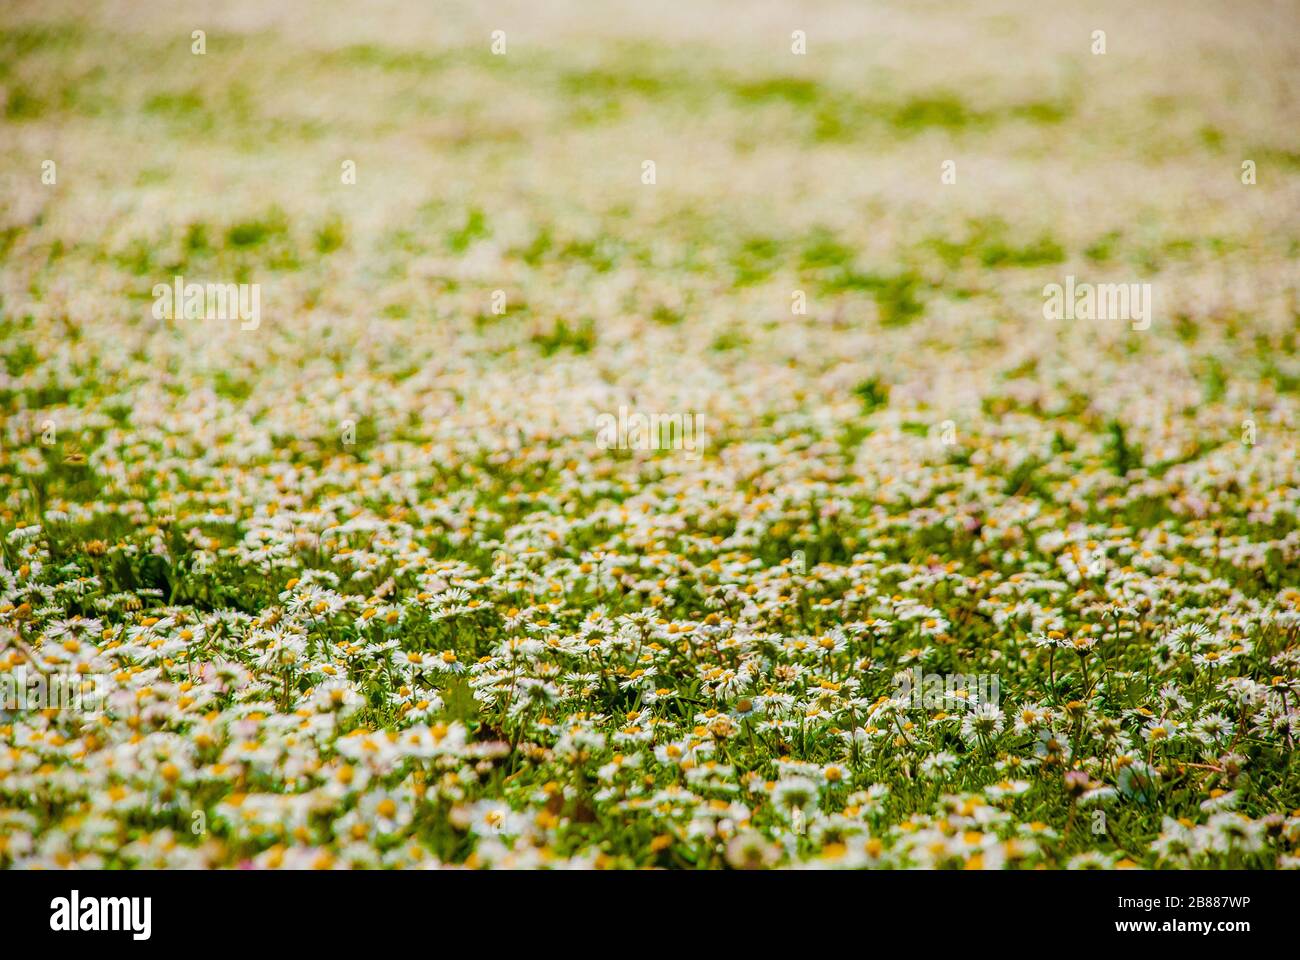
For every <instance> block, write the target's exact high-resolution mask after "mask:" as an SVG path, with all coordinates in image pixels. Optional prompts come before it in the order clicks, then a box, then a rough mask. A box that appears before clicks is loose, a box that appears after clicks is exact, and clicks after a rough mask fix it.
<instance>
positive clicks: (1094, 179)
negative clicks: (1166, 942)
mask: <svg viewBox="0 0 1300 960" xmlns="http://www.w3.org/2000/svg"><path fill="white" fill-rule="evenodd" d="M1084 6H1086V9H1084V8H1083V7H1081V6H1080V5H1071V6H1070V8H1069V9H1058V7H1057V5H1052V4H1041V3H1035V2H1032V0H1023V2H1022V0H1015V2H1010V0H1008V2H996V3H991V4H979V5H975V6H974V7H970V6H968V5H964V4H958V3H951V2H920V3H903V2H897V3H894V2H890V3H870V4H866V3H841V2H834V0H832V2H827V3H821V4H817V5H795V4H782V3H754V4H735V3H727V2H722V0H697V2H693V3H691V4H689V5H684V7H685V8H684V9H681V10H678V9H677V5H671V6H666V5H662V4H634V3H627V2H624V0H610V2H602V3H600V4H576V3H566V2H557V3H554V4H552V3H547V4H544V5H541V4H535V3H503V4H491V5H487V4H459V3H455V4H436V5H435V4H423V3H415V2H411V3H397V2H392V3H383V4H378V5H368V6H367V7H366V8H365V10H360V9H358V7H357V5H354V4H349V3H335V2H327V3H320V4H311V5H307V4H304V3H299V2H296V0H285V2H277V3H274V4H268V3H263V2H260V0H256V2H255V0H234V2H230V3H224V4H221V5H220V6H219V7H217V6H212V5H207V4H198V3H189V2H179V3H169V4H166V5H155V4H144V3H110V2H101V3H90V4H85V3H76V4H74V3H66V2H63V0H50V2H41V3H17V4H15V3H4V4H3V5H0V21H2V22H3V28H2V29H0V87H2V88H3V110H2V114H3V119H2V121H0V123H2V130H3V136H0V185H2V189H0V258H2V260H3V273H2V279H0V296H2V298H3V299H2V301H0V353H2V354H3V358H4V366H3V367H0V413H2V418H3V427H2V431H3V433H2V437H0V439H2V440H3V449H2V452H0V542H2V547H0V551H2V552H0V678H3V679H4V681H5V684H4V685H3V686H0V690H3V691H4V692H5V699H4V701H3V702H0V865H3V866H8V867H36V866H43V867H59V866H74V865H76V866H127V867H130V866H164V867H188V866H212V867H229V866H256V867H307V866H313V867H348V866H359V867H369V866H392V867H408V866H440V865H468V866H471V867H474V866H477V867H490V866H514V867H531V866H541V867H545V866H557V867H558V866H580V867H588V866H595V867H610V868H623V867H637V866H661V867H694V868H698V867H724V866H726V867H737V868H739V867H753V866H786V867H834V866H880V867H964V868H996V867H1024V868H1032V867H1039V866H1043V867H1048V868H1063V867H1072V868H1074V867H1126V866H1127V867H1131V866H1138V867H1188V866H1242V867H1258V868H1272V867H1279V866H1281V867H1295V866H1297V865H1300V851H1298V847H1300V809H1298V808H1300V781H1298V777H1297V772H1298V770H1297V761H1296V759H1295V755H1294V752H1293V746H1294V742H1295V740H1296V738H1297V736H1300V643H1298V639H1297V638H1298V637H1300V524H1298V520H1297V511H1298V510H1300V478H1298V473H1300V471H1298V468H1297V449H1298V447H1300V444H1298V442H1297V433H1296V430H1297V417H1298V415H1300V361H1297V357H1296V340H1297V333H1298V332H1300V331H1298V325H1297V320H1298V319H1300V308H1298V306H1297V293H1296V287H1297V279H1298V278H1300V272H1298V271H1297V261H1298V258H1300V230H1298V226H1300V218H1297V216H1296V212H1297V209H1300V140H1298V139H1297V136H1296V134H1297V131H1298V130H1300V123H1297V119H1298V117H1297V110H1296V104H1297V93H1298V92H1300V90H1298V89H1297V88H1298V86H1300V82H1298V79H1297V71H1296V67H1295V65H1296V63H1298V62H1300V57H1298V56H1297V54H1298V53H1300V31H1297V30H1296V29H1295V28H1296V25H1297V24H1296V12H1295V9H1294V7H1291V6H1289V5H1287V4H1279V3H1267V2H1257V0H1247V2H1243V3H1234V4H1228V3H1206V4H1200V5H1188V4H1184V3H1176V2H1173V0H1161V2H1156V3H1152V4H1144V5H1142V9H1141V10H1134V9H1132V8H1131V5H1130V4H1127V3H1118V2H1115V3H1090V4H1087V5H1084ZM1189 6H1192V8H1191V9H1189ZM196 31H202V32H201V33H198V32H196ZM497 31H500V32H499V33H498V32H497ZM190 284H199V285H208V284H213V285H222V289H223V291H224V290H225V286H224V285H232V286H231V287H230V288H229V289H230V292H231V297H230V298H229V300H228V301H227V302H224V303H223V302H222V301H219V300H216V299H211V300H210V299H208V298H207V297H206V296H203V297H200V298H199V299H197V300H195V299H192V298H190V297H189V296H188V294H187V293H186V287H187V285H190ZM1105 284H1125V285H1126V286H1124V287H1123V288H1119V287H1112V288H1109V295H1108V293H1107V288H1105V287H1100V286H1099V285H1105ZM241 285H242V286H241ZM1128 285H1133V286H1128ZM178 289H179V290H180V292H181V294H182V295H181V296H180V297H175V296H174V295H173V294H174V292H175V291H176V290H178ZM196 289H200V290H201V292H206V286H204V287H202V288H196ZM1084 290H1090V291H1093V290H1095V292H1096V293H1097V296H1096V297H1095V298H1093V297H1090V296H1089V297H1084V295H1083V294H1082V293H1081V291H1084ZM1121 290H1122V292H1123V293H1124V294H1126V295H1128V299H1127V301H1121V300H1119V299H1118V294H1119V292H1121ZM236 291H238V294H242V295H243V299H240V296H239V295H237V294H236ZM1067 291H1068V292H1067ZM253 297H256V300H254V299H252V298H253ZM187 308H192V309H187ZM241 308H242V309H241ZM56 694H58V695H60V696H63V698H64V699H63V700H58V698H57V697H56Z"/></svg>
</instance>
